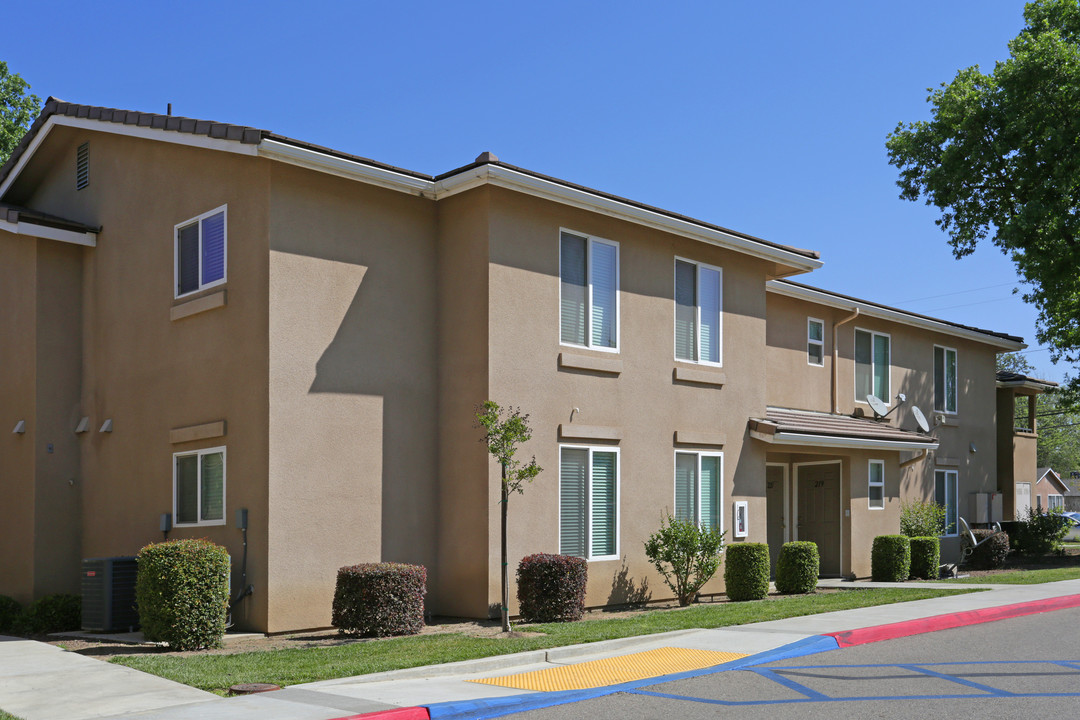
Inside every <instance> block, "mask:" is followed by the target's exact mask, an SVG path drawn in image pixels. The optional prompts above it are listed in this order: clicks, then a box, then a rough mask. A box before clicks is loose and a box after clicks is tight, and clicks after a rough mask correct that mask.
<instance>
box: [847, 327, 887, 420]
mask: <svg viewBox="0 0 1080 720" xmlns="http://www.w3.org/2000/svg"><path fill="white" fill-rule="evenodd" d="M889 355H890V348H889V336H888V335H884V334H882V333H876V332H870V331H869V330H856V331H855V400H856V401H857V402H866V396H867V395H876V396H877V397H878V399H880V400H882V401H884V402H886V403H888V402H889V398H890V397H891V396H892V393H891V392H890V389H889Z"/></svg>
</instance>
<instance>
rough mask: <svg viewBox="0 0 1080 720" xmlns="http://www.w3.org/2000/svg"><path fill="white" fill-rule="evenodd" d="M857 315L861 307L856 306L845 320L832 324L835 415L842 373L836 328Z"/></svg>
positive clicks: (833, 409)
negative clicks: (838, 364)
mask: <svg viewBox="0 0 1080 720" xmlns="http://www.w3.org/2000/svg"><path fill="white" fill-rule="evenodd" d="M857 317H859V308H855V312H853V313H851V314H850V315H848V316H847V317H846V318H844V319H843V320H839V321H837V322H834V323H833V326H832V411H833V414H834V415H835V414H836V406H837V404H838V401H837V398H836V395H837V387H838V386H839V385H840V375H839V373H840V370H839V368H838V367H837V359H838V357H839V355H840V351H839V349H838V346H837V342H836V328H838V327H840V326H841V325H843V324H845V323H849V322H851V321H852V320H854V319H855V318H857Z"/></svg>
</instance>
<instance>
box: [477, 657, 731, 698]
mask: <svg viewBox="0 0 1080 720" xmlns="http://www.w3.org/2000/svg"><path fill="white" fill-rule="evenodd" d="M744 657H746V654H745V653H729V652H716V651H714V650H691V649H687V648H671V647H665V648H657V649H656V650H647V651H645V652H639V653H633V654H631V655H620V656H618V657H613V658H605V659H604V660H590V661H589V662H583V663H578V664H576V665H562V666H559V667H553V668H546V669H544V670H534V671H532V672H526V673H519V674H517V675H505V676H503V677H493V678H482V679H480V680H470V681H469V682H475V683H483V684H485V685H499V686H501V687H510V688H516V689H518V690H539V691H541V692H555V691H557V690H585V689H587V688H596V687H604V686H605V685H618V684H619V683H624V682H631V681H633V680H644V679H645V678H651V677H658V676H660V675H670V674H672V673H679V672H686V671H687V670H700V669H701V668H707V667H712V666H713V665H720V664H721V663H726V662H730V661H731V660H738V659H739V658H744Z"/></svg>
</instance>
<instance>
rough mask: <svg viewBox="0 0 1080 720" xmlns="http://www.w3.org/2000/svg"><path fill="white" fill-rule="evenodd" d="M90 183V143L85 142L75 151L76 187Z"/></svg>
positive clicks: (79, 188)
mask: <svg viewBox="0 0 1080 720" xmlns="http://www.w3.org/2000/svg"><path fill="white" fill-rule="evenodd" d="M89 184H90V143H88V142H84V143H83V144H82V145H80V146H79V149H78V151H76V153H75V189H76V190H82V189H83V188H84V187H86V186H87V185H89Z"/></svg>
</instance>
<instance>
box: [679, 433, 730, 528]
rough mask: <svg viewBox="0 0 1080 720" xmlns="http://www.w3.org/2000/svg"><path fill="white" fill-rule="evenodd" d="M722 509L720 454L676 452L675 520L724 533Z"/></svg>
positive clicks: (721, 464)
mask: <svg viewBox="0 0 1080 720" xmlns="http://www.w3.org/2000/svg"><path fill="white" fill-rule="evenodd" d="M723 506H724V458H723V455H722V454H721V453H706V452H677V453H675V518H676V519H678V520H685V521H687V522H692V523H694V524H695V525H700V526H701V527H704V528H709V529H713V530H719V531H721V532H723V530H724V521H723V516H722V513H721V512H720V509H721V508H722V507H723Z"/></svg>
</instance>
